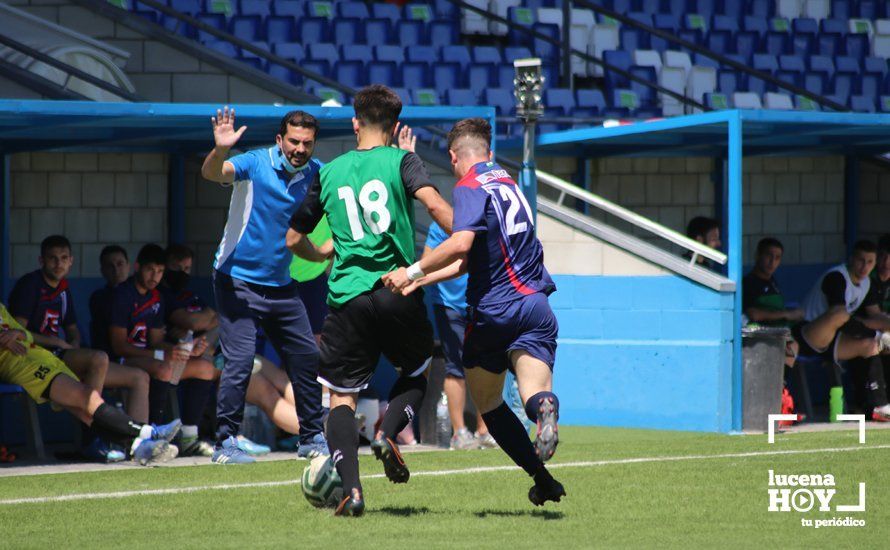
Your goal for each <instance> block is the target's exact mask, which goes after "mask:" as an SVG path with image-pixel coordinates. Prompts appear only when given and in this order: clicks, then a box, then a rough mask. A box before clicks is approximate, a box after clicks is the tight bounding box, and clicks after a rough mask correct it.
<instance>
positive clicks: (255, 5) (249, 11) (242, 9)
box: [238, 0, 272, 17]
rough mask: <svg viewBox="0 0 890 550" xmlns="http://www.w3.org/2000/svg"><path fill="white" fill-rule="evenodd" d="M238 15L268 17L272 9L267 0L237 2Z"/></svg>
mask: <svg viewBox="0 0 890 550" xmlns="http://www.w3.org/2000/svg"><path fill="white" fill-rule="evenodd" d="M238 15H258V16H260V17H269V16H270V15H272V7H271V5H270V2H269V0H238Z"/></svg>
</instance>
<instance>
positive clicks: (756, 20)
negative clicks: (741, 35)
mask: <svg viewBox="0 0 890 550" xmlns="http://www.w3.org/2000/svg"><path fill="white" fill-rule="evenodd" d="M742 29H743V30H746V31H750V32H756V33H757V34H759V35H760V36H761V37H763V35H765V34H766V31H768V30H769V25H768V24H767V22H766V19H764V18H762V17H754V16H751V15H746V16H745V19H743V20H742Z"/></svg>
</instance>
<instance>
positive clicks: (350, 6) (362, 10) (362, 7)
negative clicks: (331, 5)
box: [336, 2, 376, 19]
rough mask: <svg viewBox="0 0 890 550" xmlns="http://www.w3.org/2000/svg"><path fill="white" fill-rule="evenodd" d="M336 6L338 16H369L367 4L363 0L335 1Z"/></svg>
mask: <svg viewBox="0 0 890 550" xmlns="http://www.w3.org/2000/svg"><path fill="white" fill-rule="evenodd" d="M336 7H337V16H338V17H355V18H357V19H368V18H369V17H371V14H370V13H368V5H367V4H365V3H364V2H337V3H336ZM375 17H376V16H375Z"/></svg>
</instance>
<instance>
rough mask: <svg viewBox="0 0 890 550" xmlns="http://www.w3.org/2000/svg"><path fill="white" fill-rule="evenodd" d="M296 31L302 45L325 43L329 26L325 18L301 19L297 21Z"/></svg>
mask: <svg viewBox="0 0 890 550" xmlns="http://www.w3.org/2000/svg"><path fill="white" fill-rule="evenodd" d="M297 30H298V34H299V35H300V40H301V41H302V42H303V44H315V43H318V42H327V41H328V36H329V35H330V25H329V22H328V19H327V18H326V17H303V18H301V19H298V20H297Z"/></svg>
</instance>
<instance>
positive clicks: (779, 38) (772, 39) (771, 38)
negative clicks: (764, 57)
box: [762, 31, 792, 55]
mask: <svg viewBox="0 0 890 550" xmlns="http://www.w3.org/2000/svg"><path fill="white" fill-rule="evenodd" d="M762 48H763V51H765V52H766V53H768V54H770V55H784V54H787V53H791V51H792V49H791V40H790V37H789V35H788V33H786V32H777V31H768V32H767V33H766V37H764V39H763V43H762Z"/></svg>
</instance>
